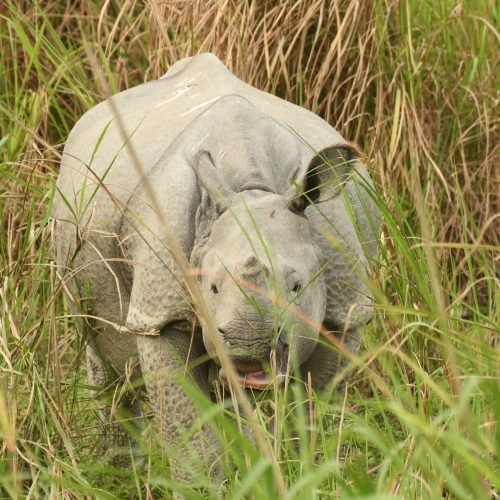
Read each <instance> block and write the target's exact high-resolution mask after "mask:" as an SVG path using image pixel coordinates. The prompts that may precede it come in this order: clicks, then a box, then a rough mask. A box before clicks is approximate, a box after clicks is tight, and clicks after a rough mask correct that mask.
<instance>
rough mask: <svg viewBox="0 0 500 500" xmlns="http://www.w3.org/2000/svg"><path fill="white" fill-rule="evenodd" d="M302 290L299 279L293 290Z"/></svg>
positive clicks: (297, 291) (294, 291)
mask: <svg viewBox="0 0 500 500" xmlns="http://www.w3.org/2000/svg"><path fill="white" fill-rule="evenodd" d="M301 290H302V285H301V284H300V283H299V282H298V281H297V283H295V285H293V288H292V292H293V293H299V292H300V291H301Z"/></svg>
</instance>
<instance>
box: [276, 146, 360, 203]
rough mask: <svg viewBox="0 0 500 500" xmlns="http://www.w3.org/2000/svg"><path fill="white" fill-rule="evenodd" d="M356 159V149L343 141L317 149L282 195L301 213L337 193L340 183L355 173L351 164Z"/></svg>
mask: <svg viewBox="0 0 500 500" xmlns="http://www.w3.org/2000/svg"><path fill="white" fill-rule="evenodd" d="M359 158H360V153H359V152H358V151H357V149H356V148H354V147H353V146H351V145H347V144H346V145H341V146H330V147H328V148H325V149H323V150H321V151H319V152H318V153H317V154H316V155H315V156H314V157H313V159H312V160H311V161H310V163H309V165H308V167H307V170H306V172H305V174H304V175H303V176H302V177H301V178H300V179H298V180H297V181H295V182H294V184H293V185H292V186H291V187H290V189H288V191H287V192H286V193H285V195H284V196H285V198H286V199H287V200H288V202H289V203H290V205H291V208H293V210H295V211H299V212H301V211H303V210H304V209H305V208H306V207H307V206H308V205H310V204H311V203H322V202H324V201H327V200H331V199H333V198H335V197H336V196H338V195H339V194H340V192H341V191H342V186H344V185H345V184H346V183H347V182H348V181H349V179H350V178H351V177H352V176H353V174H354V173H355V167H354V164H355V163H356V162H357V161H359Z"/></svg>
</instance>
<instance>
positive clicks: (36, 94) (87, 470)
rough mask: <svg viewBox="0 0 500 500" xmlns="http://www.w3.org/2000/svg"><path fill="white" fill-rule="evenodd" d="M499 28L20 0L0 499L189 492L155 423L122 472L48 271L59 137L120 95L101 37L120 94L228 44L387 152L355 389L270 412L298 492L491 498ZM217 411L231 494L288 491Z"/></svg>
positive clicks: (3, 100)
mask: <svg viewBox="0 0 500 500" xmlns="http://www.w3.org/2000/svg"><path fill="white" fill-rule="evenodd" d="M498 25H499V23H498V10H497V7H496V4H495V2H493V1H487V0H483V1H480V2H478V1H472V0H466V1H463V2H461V3H456V2H453V1H451V0H444V1H441V2H431V1H419V2H417V1H413V0H402V1H400V2H390V3H388V2H383V1H381V0H376V1H373V2H361V3H360V2H356V1H353V0H345V1H340V2H324V1H322V0H318V1H314V2H295V3H294V2H288V1H284V2H256V1H246V2H220V1H216V0H214V1H208V2H199V1H193V2H187V3H186V4H185V5H184V4H182V5H181V4H178V3H176V2H163V3H161V2H156V1H154V0H151V1H148V0H145V1H144V2H142V3H136V2H125V3H122V2H117V1H114V0H111V1H110V2H105V3H104V4H102V5H101V4H99V3H92V2H83V1H82V2H73V3H72V4H71V5H69V4H68V5H66V4H63V3H61V2H50V1H49V2H45V3H43V4H42V3H38V2H29V1H23V0H18V1H13V0H7V1H6V2H4V3H3V4H2V6H1V7H0V159H1V160H0V161H1V163H0V216H1V226H0V273H1V280H0V303H1V307H0V439H1V441H0V442H1V448H0V497H5V498H24V497H29V498H40V497H42V498H43V497H66V498H83V497H90V498H93V497H96V498H122V497H125V498H126V497H137V498H151V497H162V496H169V495H171V491H172V489H174V488H177V489H179V488H181V486H179V485H178V484H175V482H174V481H173V480H171V479H170V475H169V469H168V466H167V462H166V458H165V456H164V452H163V450H162V449H161V447H160V446H159V444H158V442H157V438H156V437H155V435H154V432H153V431H152V430H150V431H149V432H146V433H145V435H144V436H142V437H140V438H139V447H140V448H141V450H142V455H143V456H142V458H140V459H139V458H137V457H136V455H134V454H133V453H131V452H130V451H125V454H127V453H128V456H129V458H128V460H129V466H128V467H129V468H128V469H127V472H124V469H123V468H120V467H117V466H116V465H114V464H113V463H112V461H111V460H107V459H105V458H103V454H104V451H103V450H105V449H106V446H105V445H103V440H102V435H101V432H102V431H101V430H100V428H99V426H98V415H97V412H96V409H95V405H94V403H93V401H92V399H91V397H90V393H89V387H88V385H87V383H86V377H85V364H84V362H83V352H84V345H83V342H82V340H81V339H80V338H79V337H78V335H77V334H76V331H75V326H74V324H73V322H72V321H71V320H70V319H69V318H68V317H67V313H66V312H65V308H64V304H63V301H64V299H63V296H62V293H61V284H60V282H59V280H58V278H57V275H56V273H55V270H54V268H53V266H51V264H50V259H49V246H50V242H49V238H48V233H47V232H46V231H45V228H46V225H47V223H48V217H49V213H50V205H51V200H52V196H53V193H54V187H53V186H54V180H55V176H56V175H57V170H58V164H59V161H60V157H61V151H62V145H63V143H64V141H65V139H66V138H67V135H68V133H69V131H70V130H71V128H72V126H73V125H74V123H75V122H76V120H77V119H78V118H79V117H80V116H81V115H82V114H83V113H84V112H85V111H86V110H87V109H89V107H91V106H92V105H94V104H96V103H97V102H99V101H100V100H102V99H103V98H104V95H103V94H102V93H101V92H102V91H101V87H100V86H99V85H98V84H97V83H96V75H95V72H94V71H93V69H92V63H91V61H89V59H88V53H87V52H86V50H85V46H86V45H87V46H90V47H91V48H92V50H93V52H94V53H96V54H97V57H98V59H99V64H100V65H101V67H102V69H103V72H104V74H105V76H106V79H107V81H108V82H109V85H110V87H111V89H112V90H113V91H120V90H123V89H126V88H129V87H131V86H133V85H136V84H139V83H142V82H143V81H146V80H151V79H154V78H158V77H159V76H161V75H162V74H163V73H164V72H165V71H166V69H167V68H168V67H169V66H170V65H171V64H172V63H173V62H175V61H176V60H178V59H180V58H182V57H185V56H189V55H193V54H195V53H198V52H201V51H212V52H214V53H216V54H217V55H218V56H219V57H220V58H221V59H222V60H223V61H224V62H225V63H226V64H227V65H228V66H229V68H230V69H231V70H232V71H233V72H235V73H236V74H237V75H238V76H239V77H240V78H242V79H243V80H245V81H247V82H248V83H250V84H252V85H254V86H256V87H258V88H261V89H263V90H266V91H268V92H273V93H275V94H277V95H279V96H281V97H283V98H285V99H287V100H289V101H292V102H296V103H299V104H301V105H303V106H304V107H306V108H308V109H310V110H312V111H314V112H316V113H318V114H319V115H320V116H322V117H324V118H325V119H326V120H327V121H328V122H329V123H331V124H332V125H333V126H334V127H335V128H337V129H338V130H339V131H340V132H341V134H342V135H343V136H344V137H347V138H349V139H350V140H353V141H356V142H358V143H359V144H360V145H361V147H362V149H363V150H364V151H365V152H366V153H367V155H368V157H369V158H370V159H371V160H372V161H371V170H372V174H373V176H374V178H375V179H376V181H377V184H378V188H379V195H380V198H379V199H378V203H379V205H380V208H381V210H382V213H383V219H384V221H383V232H382V239H381V242H380V248H379V256H378V259H377V262H374V270H373V273H372V283H373V291H374V294H375V297H376V304H375V307H376V311H377V314H376V317H375V319H374V321H373V322H372V323H371V324H370V325H369V326H368V328H367V330H366V332H365V335H364V345H363V349H362V351H361V354H360V356H359V358H358V359H357V361H356V363H354V364H353V365H352V370H351V371H352V372H353V379H352V382H351V384H350V385H349V388H348V390H347V391H346V392H345V393H342V394H339V395H338V397H337V399H336V401H335V402H334V403H333V404H329V405H327V404H326V403H324V402H322V401H321V400H319V399H317V398H316V397H315V396H312V395H310V394H308V393H307V391H305V392H304V391H303V390H302V389H301V388H300V387H295V388H294V387H293V386H290V387H289V388H288V390H287V391H286V392H285V393H280V394H277V395H275V396H273V397H269V398H267V399H266V398H264V400H263V401H260V402H258V403H257V408H258V409H257V415H258V418H259V419H260V420H261V423H262V429H263V430H264V431H265V433H266V434H265V435H266V439H267V440H268V442H269V444H270V447H271V449H272V451H273V456H274V460H275V461H276V462H277V463H278V465H279V467H280V469H281V473H282V475H283V478H284V480H285V483H286V486H287V491H288V497H289V498H338V497H362V496H365V497H366V496H372V497H374V498H378V497H380V498H390V497H397V498H441V497H447V498H496V497H497V496H498V493H497V492H498V489H499V482H500V478H499V471H498V465H497V459H498V453H499V448H500V441H499V438H498V436H499V434H498V417H499V414H500V406H499V405H500V403H499V401H500V394H499V389H498V387H499V385H498V377H499V373H498V366H499V358H498V351H497V347H498V324H499V318H498V310H499V297H500V294H499V293H498V268H497V266H498V251H499V248H500V242H499V234H500V233H499V231H498V181H499V180H500V179H499V175H500V174H499V172H500V171H499V169H498V168H497V166H498V163H499V160H500V158H499V150H498V144H499V134H498V127H499V117H498V111H497V109H498V102H499V95H498V84H497V82H498V62H497V59H498V57H497V53H498V49H499V43H498V39H499V34H498V31H497V28H496V27H497V26H498ZM296 391H298V393H296ZM118 396H119V395H116V397H118ZM200 404H205V403H204V402H203V401H201V400H200ZM145 410H146V413H147V407H145ZM207 411H211V412H212V413H213V414H212V413H211V414H210V418H213V420H214V421H216V422H218V423H219V426H220V428H221V429H222V430H221V432H222V433H223V439H224V442H225V443H226V444H227V447H226V450H227V455H226V456H225V457H223V460H224V461H225V463H226V468H227V470H228V482H227V485H226V488H227V494H228V496H229V497H231V498H247V497H252V496H253V497H256V498H274V495H275V492H274V481H273V469H272V467H271V466H270V464H269V462H268V461H266V460H265V459H264V458H263V457H262V456H260V455H259V454H258V453H256V451H255V450H254V448H253V446H252V444H251V443H250V442H249V440H248V439H247V438H246V437H245V436H244V435H242V434H241V433H240V432H239V431H238V428H237V424H236V423H235V420H234V419H233V418H227V413H231V411H230V410H229V409H226V410H224V411H223V410H221V409H219V410H216V411H215V410H213V409H211V410H208V409H207ZM273 417H274V418H273ZM207 418H208V417H207ZM297 442H300V446H297ZM126 450H128V449H127V448H126ZM230 463H236V464H237V466H238V467H237V471H236V472H235V471H234V470H233V469H232V468H230V466H229V464H230ZM200 482H201V483H200V484H201V485H202V486H204V487H205V492H206V494H207V495H211V494H215V492H214V491H213V489H211V485H210V484H203V478H200ZM198 491H199V490H198ZM184 492H185V494H186V496H187V497H189V498H197V497H200V493H197V492H196V491H195V490H194V489H189V488H187V489H186V487H184Z"/></svg>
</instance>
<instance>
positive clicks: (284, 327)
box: [53, 54, 380, 479]
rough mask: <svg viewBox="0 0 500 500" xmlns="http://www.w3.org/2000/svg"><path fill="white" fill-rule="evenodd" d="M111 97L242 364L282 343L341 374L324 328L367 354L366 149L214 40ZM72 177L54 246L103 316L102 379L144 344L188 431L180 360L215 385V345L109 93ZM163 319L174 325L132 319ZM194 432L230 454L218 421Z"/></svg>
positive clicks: (62, 183)
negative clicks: (211, 49) (241, 67)
mask: <svg viewBox="0 0 500 500" xmlns="http://www.w3.org/2000/svg"><path fill="white" fill-rule="evenodd" d="M113 100H114V102H115V105H116V107H117V108H118V110H119V113H120V117H121V120H122V122H123V124H124V126H125V128H126V130H127V131H128V133H129V134H130V139H129V141H130V144H131V145H132V147H133V148H134V150H135V151H136V152H137V154H138V156H139V157H140V160H141V162H142V164H143V165H144V167H145V169H146V171H147V176H148V178H149V180H150V182H151V184H152V186H153V189H154V193H155V197H156V199H157V200H158V202H159V204H160V206H161V217H165V218H166V220H167V221H168V224H170V226H171V227H172V228H173V230H174V232H175V234H176V235H177V237H178V239H179V242H180V244H181V247H182V249H183V250H184V252H185V254H186V255H187V256H188V258H189V260H190V263H191V265H192V266H193V268H195V269H198V272H199V280H200V286H201V290H202V294H203V296H204V297H205V299H206V301H207V304H208V306H209V308H210V310H211V311H212V313H213V315H214V318H215V324H216V325H217V327H218V328H219V335H220V336H221V339H222V340H223V342H224V345H225V347H226V349H227V351H228V353H229V354H230V356H232V358H233V359H234V360H235V363H236V366H237V368H238V370H240V371H242V372H256V371H258V370H260V369H261V368H262V367H266V366H268V364H269V361H270V357H271V356H275V358H276V366H277V370H278V371H281V372H285V371H286V367H287V363H288V362H290V363H291V365H293V366H294V367H295V368H298V367H300V370H301V371H302V375H303V376H304V377H306V376H308V374H310V376H311V378H312V382H313V385H314V387H315V388H317V389H318V390H321V389H324V388H326V387H327V385H328V383H329V382H330V381H331V380H332V378H333V376H334V375H335V373H337V372H338V370H339V368H340V365H341V362H340V358H339V356H338V355H337V354H336V352H335V351H334V350H332V349H331V348H327V347H325V346H324V345H322V343H321V342H318V339H319V325H323V326H324V327H326V328H327V329H328V330H330V331H332V332H334V333H335V334H337V335H338V336H339V338H340V337H343V339H344V342H345V345H346V346H347V347H348V348H349V349H351V350H352V351H353V352H356V351H357V348H358V343H359V330H360V327H361V326H362V325H363V324H364V323H366V322H367V321H368V320H369V319H370V317H371V315H372V310H371V307H370V301H371V299H370V292H369V289H368V287H367V284H366V265H367V263H368V259H370V258H372V257H373V256H374V253H375V249H376V239H377V235H378V231H379V226H380V217H379V213H378V210H377V209H376V207H375V204H374V203H373V201H372V199H371V197H370V195H369V194H368V193H367V190H368V191H369V190H371V189H372V183H371V180H370V178H369V176H368V174H367V171H366V168H365V166H364V165H363V163H362V161H361V160H360V159H359V156H358V154H357V152H356V151H355V150H354V149H353V148H352V147H351V146H349V145H348V144H347V143H346V142H345V140H344V139H342V137H340V135H339V134H338V133H337V132H336V131H335V130H334V129H332V128H331V127H330V126H329V125H328V124H327V123H326V122H324V121H323V120H321V119H320V118H319V117H317V116H316V115H314V114H312V113H310V112H308V111H306V110H304V109H302V108H300V107H297V106H295V105H293V104H290V103H288V102H285V101H283V100H281V99H278V98H276V97H274V96H272V95H269V94H266V93H263V92H261V91H259V90H256V89H254V88H252V87H250V86H248V85H246V84H245V83H243V82H241V81H240V80H238V79H237V78H236V77H235V76H234V75H232V74H231V73H230V72H229V71H228V70H227V69H226V68H225V67H224V65H223V64H222V63H221V62H220V61H219V60H218V59H217V58H216V57H215V56H213V55H211V54H202V55H199V56H196V57H194V58H189V59H184V60H181V61H179V62H178V63H176V64H174V65H173V66H172V67H171V68H170V70H169V71H168V72H167V74H166V75H165V76H164V77H163V78H161V79H159V80H157V81H153V82H149V83H146V84H143V85H139V86H138V87H135V88H132V89H130V90H127V91H125V92H121V93H119V94H117V95H116V96H114V97H113ZM326 161H327V162H328V165H327V166H325V162H326ZM339 186H342V188H341V187H339ZM57 188H58V195H57V196H56V199H55V202H54V209H53V218H54V219H55V224H54V230H53V237H54V242H55V260H56V262H57V264H58V266H59V267H60V273H61V274H62V275H64V276H65V281H66V285H67V287H66V288H67V291H69V292H70V302H71V304H72V305H71V306H72V309H73V310H74V311H75V312H78V313H79V314H82V313H84V314H88V315H89V319H88V320H86V321H83V322H81V326H82V330H83V331H82V333H83V334H84V335H86V337H87V338H88V341H89V343H90V345H91V349H89V355H90V356H91V357H92V359H89V363H88V367H89V378H90V380H92V381H94V382H96V383H98V384H99V385H106V384H107V383H109V381H110V375H109V374H110V373H113V372H114V373H121V372H123V370H124V369H125V366H126V363H127V360H128V359H129V358H130V357H131V356H133V355H135V354H137V353H138V354H139V360H140V371H141V372H142V375H143V376H144V378H145V381H146V387H147V391H148V393H149V396H150V399H151V402H152V405H153V408H154V410H155V413H156V415H157V418H158V421H159V425H160V430H161V432H162V434H163V435H164V437H165V439H166V440H167V442H168V443H170V444H172V445H176V444H178V442H179V440H180V438H179V437H180V436H181V435H182V432H183V431H184V430H186V429H190V428H191V427H192V426H193V424H194V422H195V420H196V418H197V411H196V410H195V408H194V406H193V404H192V403H191V401H190V399H189V398H188V397H187V395H186V394H184V391H183V390H182V387H181V386H180V385H179V382H178V378H176V377H175V376H173V375H172V374H174V373H177V374H179V373H181V374H184V375H183V376H186V377H189V378H191V379H192V380H194V381H195V382H196V383H197V384H198V386H199V387H200V389H201V390H202V391H203V392H206V393H207V392H208V391H209V387H208V383H207V376H208V375H207V366H206V364H205V365H199V364H196V365H195V364H193V362H194V360H195V359H196V358H197V357H200V356H203V355H205V356H206V354H207V353H208V354H209V355H210V356H211V357H212V359H213V362H215V363H217V361H218V360H217V359H216V356H215V355H214V349H213V346H212V344H211V342H210V340H209V339H208V337H207V335H206V332H202V331H201V328H200V327H199V326H198V324H197V323H196V315H195V311H194V310H193V307H192V304H191V302H190V299H189V294H188V293H187V291H186V290H185V287H184V284H183V279H182V276H180V273H179V269H178V267H177V265H176V262H175V260H174V259H173V258H172V255H171V254H170V252H169V249H168V244H167V242H166V241H165V238H164V236H163V235H162V233H161V228H160V227H161V226H160V224H159V222H158V217H157V214H155V213H154V212H153V208H152V206H151V203H150V200H149V199H148V196H147V194H146V191H145V189H144V186H143V184H142V183H141V179H140V176H139V175H138V173H137V170H136V169H135V168H134V164H133V160H132V158H131V156H130V153H129V150H128V149H127V148H126V147H124V141H123V140H122V137H121V135H120V132H119V127H118V126H117V125H116V123H115V120H114V118H113V114H112V112H111V109H110V106H109V103H108V102H107V101H105V102H103V103H101V104H99V105H97V106H96V107H94V108H92V109H91V110H90V111H88V112H87V113H86V114H85V115H84V116H83V117H82V118H81V119H80V121H79V122H78V123H77V124H76V125H75V127H74V129H73V131H72V132H71V134H70V137H69V138H68V141H67V144H66V147H65V150H64V155H63V161H62V165H61V171H60V175H59V179H58V182H57ZM304 191H307V192H308V196H304V195H303V192H304ZM312 201H314V202H315V203H314V204H312V203H311V202H312ZM275 297H279V299H280V301H279V302H277V301H276V300H275V299H274V298H275ZM287 304H293V307H294V308H295V309H290V308H287ZM96 318H97V319H96ZM101 319H102V320H104V321H101ZM113 325H119V326H125V327H126V329H127V330H126V331H122V332H118V331H117V330H116V328H115V327H114V326H113ZM153 329H155V330H159V331H160V335H159V336H143V335H135V334H134V333H133V332H148V331H151V330H153ZM188 358H189V362H188V363H187V368H186V362H187V361H188ZM99 360H100V361H101V363H99V362H97V361H99ZM103 366H106V367H107V369H104V368H103ZM94 367H98V369H99V371H98V373H97V368H96V373H93V370H94ZM296 373H298V371H297V370H296ZM136 375H137V376H139V375H140V373H139V372H138V373H137V374H136ZM190 447H191V450H187V449H186V450H184V454H185V456H188V457H189V454H190V453H192V454H193V456H194V455H196V456H197V457H198V458H199V457H202V458H203V457H204V463H205V464H206V469H207V470H208V469H209V468H210V467H211V466H212V465H213V464H214V463H215V462H216V460H215V457H216V456H217V444H216V441H215V438H214V436H213V434H212V432H211V431H210V429H208V428H203V429H202V430H200V431H198V432H195V434H194V435H193V438H192V439H191V440H190ZM174 470H176V474H177V476H178V477H180V478H185V479H188V478H189V472H188V471H186V469H185V468H183V467H182V466H180V465H179V466H178V465H177V464H174ZM210 473H211V474H213V475H217V471H216V470H215V468H214V469H213V470H211V471H210Z"/></svg>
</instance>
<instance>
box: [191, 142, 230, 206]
mask: <svg viewBox="0 0 500 500" xmlns="http://www.w3.org/2000/svg"><path fill="white" fill-rule="evenodd" d="M193 169H194V171H195V173H196V177H197V178H198V180H199V181H200V182H201V184H202V185H203V187H204V188H205V190H206V191H207V193H208V195H209V196H210V199H211V200H212V202H213V203H214V205H215V209H216V211H217V213H218V214H221V213H222V212H224V211H225V210H226V209H227V207H229V206H230V205H231V203H232V201H233V198H234V196H235V194H236V193H235V192H234V191H233V190H232V189H231V187H230V186H229V185H228V184H227V182H226V181H225V180H224V178H223V177H222V176H221V175H220V173H219V171H218V170H217V167H216V166H215V164H214V161H213V159H212V155H211V154H210V153H209V152H208V151H206V150H202V151H199V152H198V153H197V154H196V156H195V158H194V162H193Z"/></svg>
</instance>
